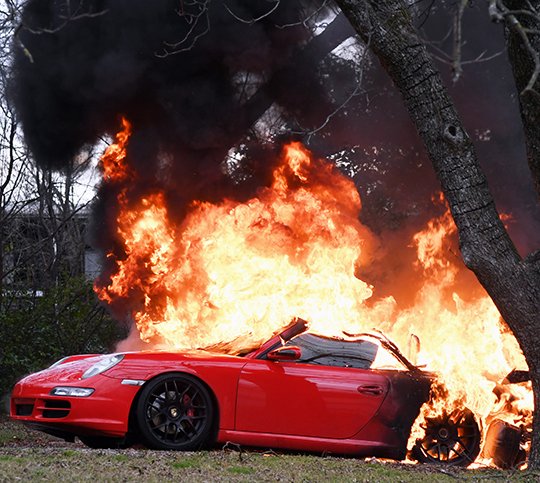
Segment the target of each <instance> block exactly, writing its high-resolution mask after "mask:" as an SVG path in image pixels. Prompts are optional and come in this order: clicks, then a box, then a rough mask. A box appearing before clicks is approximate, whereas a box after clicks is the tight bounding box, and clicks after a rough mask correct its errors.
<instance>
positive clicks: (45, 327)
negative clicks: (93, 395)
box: [0, 277, 127, 395]
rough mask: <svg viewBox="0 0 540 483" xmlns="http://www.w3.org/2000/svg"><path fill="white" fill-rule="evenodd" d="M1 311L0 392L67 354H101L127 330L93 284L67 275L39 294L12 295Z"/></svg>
mask: <svg viewBox="0 0 540 483" xmlns="http://www.w3.org/2000/svg"><path fill="white" fill-rule="evenodd" d="M5 298H6V296H5V295H4V303H3V304H2V306H3V307H4V308H3V309H2V310H1V311H0V340H1V341H2V344H1V345H0V395H2V394H6V393H8V392H9V391H11V388H12V386H13V384H14V383H15V382H16V381H17V380H18V379H19V378H20V377H22V376H24V375H25V374H29V373H31V372H35V371H38V370H41V369H43V368H45V367H48V366H49V365H50V364H51V363H53V362H55V361H56V360H58V359H60V358H62V357H64V356H67V355H71V354H81V353H104V352H109V351H111V350H112V349H113V347H114V344H115V343H116V342H117V341H118V340H120V339H122V338H124V337H126V335H127V329H126V327H122V326H121V325H120V324H119V323H118V322H116V321H114V320H113V319H112V318H111V317H110V316H109V315H108V314H107V312H106V311H105V310H104V308H103V307H101V306H100V305H99V302H98V301H97V299H96V296H95V294H94V292H93V290H92V284H91V283H90V282H89V281H88V280H86V279H85V278H83V277H76V278H70V279H68V280H67V281H64V282H63V283H62V286H61V287H57V288H55V289H53V290H50V291H48V292H47V293H45V294H43V295H42V296H36V297H32V298H28V297H26V296H21V295H20V294H19V295H16V296H15V295H11V296H10V300H9V304H7V303H5Z"/></svg>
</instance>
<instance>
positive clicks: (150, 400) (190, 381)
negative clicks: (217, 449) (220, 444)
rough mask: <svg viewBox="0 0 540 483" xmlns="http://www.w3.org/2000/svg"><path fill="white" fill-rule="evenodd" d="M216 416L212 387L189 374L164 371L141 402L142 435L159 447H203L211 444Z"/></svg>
mask: <svg viewBox="0 0 540 483" xmlns="http://www.w3.org/2000/svg"><path fill="white" fill-rule="evenodd" d="M213 419H214V407H213V402H212V398H211V396H210V394H209V392H208V389H207V388H206V387H205V386H204V385H203V384H202V383H201V381H199V380H198V379H196V378H195V377H192V376H190V375H187V374H182V373H174V374H164V375H163V376H159V377H157V378H156V379H154V380H152V381H150V382H149V383H147V384H146V385H145V386H144V388H143V390H142V392H141V396H140V398H139V401H138V403H137V423H138V426H139V430H140V432H141V435H142V438H143V440H144V443H145V444H146V445H147V446H149V447H151V448H155V449H167V450H184V451H185V450H194V449H199V448H201V447H202V446H204V445H206V444H208V443H210V439H211V435H212V423H213Z"/></svg>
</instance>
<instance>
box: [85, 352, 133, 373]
mask: <svg viewBox="0 0 540 483" xmlns="http://www.w3.org/2000/svg"><path fill="white" fill-rule="evenodd" d="M123 358H124V354H113V355H110V356H104V357H102V358H101V359H100V360H99V361H98V362H96V363H95V364H94V365H93V366H90V367H89V368H88V369H87V370H86V371H85V372H84V374H83V375H82V379H88V378H89V377H92V376H96V375H97V374H101V373H102V372H105V371H106V370H108V369H110V368H111V367H114V366H116V364H118V363H119V362H120V361H121V360H122V359H123Z"/></svg>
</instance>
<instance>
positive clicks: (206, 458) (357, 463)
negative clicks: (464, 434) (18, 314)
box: [0, 419, 540, 482]
mask: <svg viewBox="0 0 540 483" xmlns="http://www.w3.org/2000/svg"><path fill="white" fill-rule="evenodd" d="M21 480H22V481H62V480H64V481H94V482H95V481H111V482H116V481H118V482H120V481H145V482H146V481H148V482H153V481H155V482H158V481H159V482H163V481H190V482H199V481H201V482H202V481H206V482H207V481H212V482H213V481H285V482H289V481H290V482H303V481H306V482H312V481H325V482H327V481H335V482H354V481H357V482H368V481H369V482H432V481H530V482H533V481H535V482H536V481H540V475H539V474H527V473H515V472H508V471H496V470H490V469H484V470H463V469H459V468H441V467H436V466H430V465H409V464H401V463H393V462H384V461H379V460H374V459H372V460H369V459H368V460H363V459H361V460H360V459H355V458H338V457H321V456H315V455H302V454H282V453H275V452H262V451H245V450H242V451H238V450H231V449H217V450H213V451H200V452H185V453H179V452H170V451H150V450H146V449H124V450H92V449H88V448H86V447H84V446H83V445H82V444H81V443H66V442H64V441H62V440H59V439H56V438H53V437H49V436H47V435H45V434H42V433H39V432H35V431H32V430H28V429H26V428H25V427H24V426H22V425H20V424H17V423H13V422H10V421H6V420H5V419H3V420H0V481H1V482H4V481H21Z"/></svg>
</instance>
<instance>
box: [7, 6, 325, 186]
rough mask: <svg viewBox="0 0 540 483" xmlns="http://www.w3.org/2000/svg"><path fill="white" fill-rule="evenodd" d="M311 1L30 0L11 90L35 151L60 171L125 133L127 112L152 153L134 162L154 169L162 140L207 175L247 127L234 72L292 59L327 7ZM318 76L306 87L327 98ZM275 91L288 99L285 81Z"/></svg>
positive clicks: (145, 150) (265, 71)
mask: <svg viewBox="0 0 540 483" xmlns="http://www.w3.org/2000/svg"><path fill="white" fill-rule="evenodd" d="M306 4H309V5H304V4H303V3H302V2H301V1H287V2H284V1H282V2H277V3H276V2H274V1H268V0H259V1H254V0H230V1H227V2H222V1H202V0H157V1H156V0H152V1H148V0H93V1H92V0H71V1H59V0H48V1H47V0H33V1H30V2H29V3H28V4H27V5H26V7H25V9H24V12H23V16H22V24H21V27H20V29H19V30H18V33H17V35H16V38H15V42H14V64H13V75H12V82H11V92H10V96H11V98H12V100H13V103H14V105H15V107H16V109H17V112H18V115H19V118H20V120H21V121H22V125H23V130H24V135H25V139H26V142H27V144H28V146H29V147H30V149H31V151H32V153H33V156H34V158H35V160H36V161H37V162H38V163H39V164H40V165H41V166H44V167H50V168H53V169H58V168H61V167H62V166H64V165H65V164H66V163H69V162H71V161H72V160H73V158H74V157H75V156H76V154H77V153H78V152H79V151H80V149H81V148H82V147H83V146H85V145H86V144H93V143H95V142H96V140H97V139H98V138H99V136H101V135H103V134H104V133H111V132H114V131H116V130H117V129H118V116H119V115H120V114H122V115H125V116H126V117H128V118H129V119H130V120H131V121H132V123H133V125H134V127H135V129H136V133H135V134H136V135H135V136H134V137H135V138H137V137H139V134H140V140H138V141H134V142H136V143H137V145H138V150H139V151H138V153H139V156H136V157H138V158H143V157H144V159H140V160H139V159H135V160H134V161H135V164H137V163H139V162H140V163H142V164H144V165H145V166H146V169H148V170H149V171H150V172H152V170H153V166H152V159H151V158H152V157H151V156H150V158H149V156H148V154H149V153H152V152H153V153H156V152H157V151H158V150H159V149H161V150H162V151H163V150H164V151H166V152H169V153H171V152H172V153H173V154H174V157H177V158H179V157H182V158H183V159H182V162H179V164H182V165H184V166H185V165H190V166H189V168H188V169H187V171H188V172H192V171H193V169H195V170H196V171H199V172H205V171H206V169H205V163H211V164H212V163H219V162H221V160H222V159H219V158H220V156H221V157H222V154H223V152H224V151H225V152H226V150H227V149H229V148H231V147H232V146H234V145H235V143H236V142H238V131H239V130H240V128H241V127H242V126H243V124H242V123H243V121H244V120H243V116H245V112H244V110H243V109H242V105H241V103H240V102H239V96H238V89H237V88H236V87H235V86H234V82H233V80H234V78H235V76H239V75H242V74H243V73H246V72H249V73H251V74H255V75H258V76H260V77H261V78H269V77H271V76H272V74H273V72H274V71H275V70H277V69H279V68H281V67H282V66H283V65H284V64H285V63H286V61H287V59H288V58H289V57H290V55H291V52H292V51H293V49H295V48H297V47H298V46H299V45H301V44H302V42H304V41H306V40H307V38H308V37H309V35H310V31H309V28H308V27H307V25H304V23H302V21H303V20H305V19H306V18H308V16H309V15H310V14H312V13H313V12H314V11H316V9H317V8H318V5H317V2H306ZM255 20H257V21H255ZM315 77H316V72H312V73H311V79H310V73H309V72H306V73H305V79H303V82H302V85H303V87H305V86H306V84H308V85H309V84H310V83H311V87H310V89H309V90H308V91H307V92H309V93H310V95H311V96H312V99H313V100H318V101H319V102H320V100H321V99H323V98H324V95H323V93H322V91H321V90H320V89H317V85H318V84H317V82H313V80H314V78H315ZM289 89H294V86H289V87H288V90H289ZM298 91H299V92H302V93H305V92H306V90H305V89H299V90H298ZM271 95H273V96H274V97H275V99H276V100H278V101H282V102H287V99H288V94H287V95H285V92H279V89H278V91H274V92H271ZM292 97H293V99H294V96H292ZM304 98H305V96H304ZM284 107H285V108H287V107H288V106H284ZM156 148H157V149H156ZM181 171H186V170H181ZM210 171H211V169H210ZM200 174H203V173H200ZM182 175H184V176H185V175H186V173H184V172H181V173H178V176H182Z"/></svg>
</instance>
